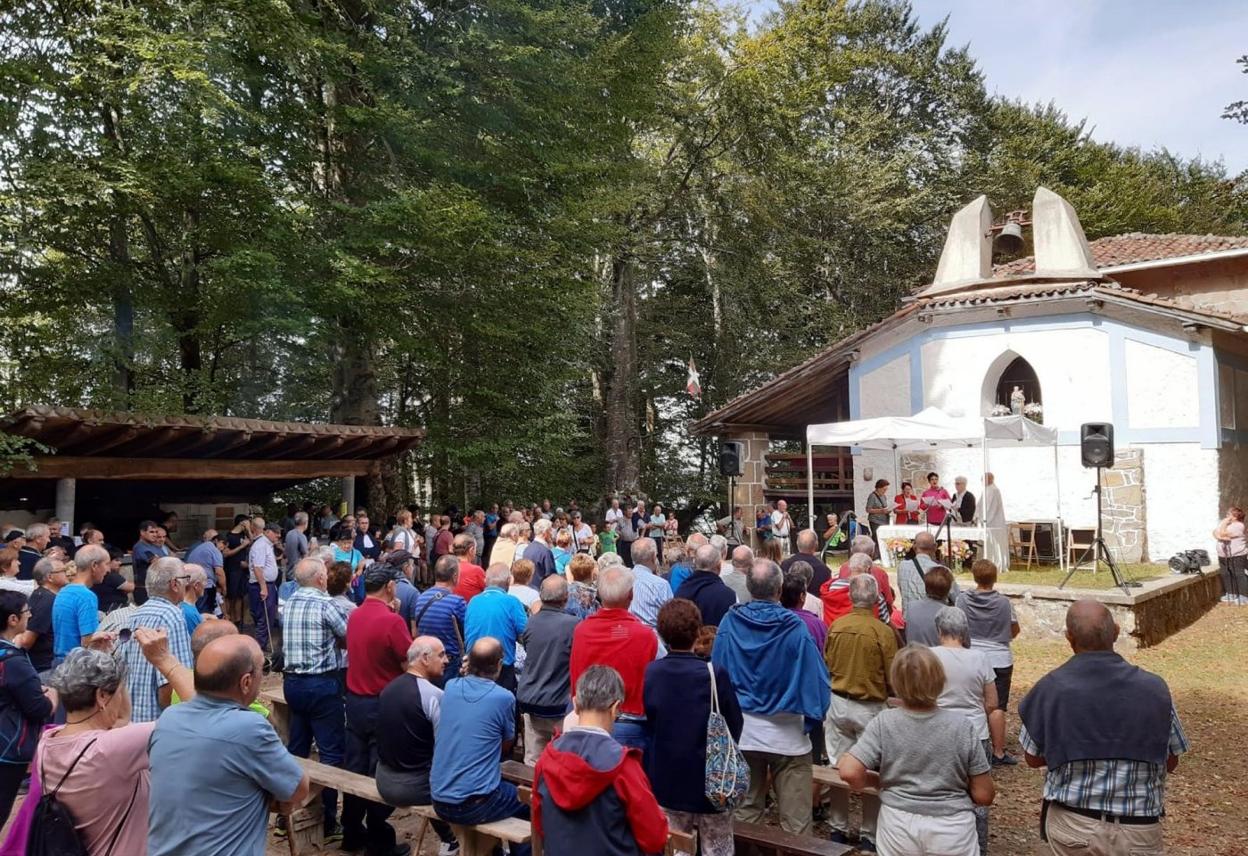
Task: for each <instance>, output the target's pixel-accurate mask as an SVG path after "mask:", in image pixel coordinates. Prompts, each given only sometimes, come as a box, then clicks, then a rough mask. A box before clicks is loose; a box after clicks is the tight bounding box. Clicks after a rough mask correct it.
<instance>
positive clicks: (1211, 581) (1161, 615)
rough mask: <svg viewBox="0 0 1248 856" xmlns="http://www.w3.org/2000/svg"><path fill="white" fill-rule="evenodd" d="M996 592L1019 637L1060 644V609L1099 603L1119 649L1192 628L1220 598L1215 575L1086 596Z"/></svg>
mask: <svg viewBox="0 0 1248 856" xmlns="http://www.w3.org/2000/svg"><path fill="white" fill-rule="evenodd" d="M997 589H998V590H999V591H1000V592H1001V593H1002V594H1004V595H1006V596H1007V597H1008V598H1009V599H1010V601H1011V602H1012V603H1013V604H1014V611H1015V613H1016V614H1017V615H1018V623H1019V625H1020V627H1021V628H1022V634H1021V635H1022V636H1023V637H1026V638H1031V639H1061V638H1063V636H1064V634H1065V632H1066V610H1067V609H1068V608H1069V607H1070V604H1071V603H1072V602H1073V601H1075V600H1078V599H1079V598H1084V597H1095V599H1096V600H1099V601H1101V602H1102V603H1104V604H1105V606H1106V608H1108V609H1109V611H1110V613H1111V614H1112V615H1113V616H1114V621H1116V622H1117V623H1118V627H1119V628H1120V629H1121V631H1122V632H1121V634H1120V635H1119V637H1118V647H1120V648H1132V647H1134V648H1148V647H1150V646H1153V645H1156V644H1158V643H1160V642H1161V641H1162V640H1164V639H1167V638H1169V637H1170V636H1173V635H1174V634H1175V633H1178V632H1179V631H1180V630H1182V629H1183V628H1185V627H1188V626H1189V625H1192V624H1195V623H1196V622H1197V621H1198V620H1199V619H1200V617H1201V616H1203V615H1204V614H1205V613H1206V612H1208V611H1209V610H1210V609H1212V608H1213V607H1214V606H1216V605H1217V603H1218V598H1219V597H1221V596H1222V584H1221V582H1220V581H1219V579H1218V576H1217V574H1216V573H1213V574H1209V573H1207V574H1205V575H1203V576H1198V575H1194V574H1192V575H1184V576H1172V577H1167V578H1165V579H1161V580H1156V581H1153V582H1148V583H1145V584H1144V588H1142V589H1133V590H1132V594H1130V595H1126V594H1123V593H1122V592H1121V591H1120V590H1118V589H1111V590H1109V591H1097V592H1090V591H1087V590H1079V589H1059V588H1056V587H1053V586H1024V585H1012V584H1008V583H1001V584H998V586H997Z"/></svg>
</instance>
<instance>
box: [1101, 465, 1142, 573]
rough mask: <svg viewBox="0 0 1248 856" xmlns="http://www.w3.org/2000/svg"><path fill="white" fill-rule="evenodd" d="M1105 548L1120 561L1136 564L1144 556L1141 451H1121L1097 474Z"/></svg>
mask: <svg viewBox="0 0 1248 856" xmlns="http://www.w3.org/2000/svg"><path fill="white" fill-rule="evenodd" d="M1101 489H1102V495H1101V500H1102V502H1103V503H1104V516H1103V523H1102V526H1103V527H1104V536H1105V545H1106V546H1107V547H1109V551H1110V554H1111V555H1113V557H1114V558H1115V559H1117V560H1118V561H1120V562H1140V561H1143V560H1144V557H1145V556H1146V555H1147V550H1148V545H1147V543H1146V542H1147V539H1146V537H1145V533H1146V531H1147V530H1146V523H1147V521H1146V519H1145V512H1144V450H1143V449H1139V448H1132V449H1121V450H1119V451H1117V452H1116V453H1115V454H1114V465H1113V467H1111V468H1110V469H1107V470H1105V471H1104V472H1103V473H1102V474H1101Z"/></svg>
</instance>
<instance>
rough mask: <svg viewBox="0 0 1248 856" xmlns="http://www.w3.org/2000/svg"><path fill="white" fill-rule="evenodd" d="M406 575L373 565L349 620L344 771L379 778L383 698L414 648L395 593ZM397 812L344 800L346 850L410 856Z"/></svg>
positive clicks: (376, 855) (347, 796) (349, 797)
mask: <svg viewBox="0 0 1248 856" xmlns="http://www.w3.org/2000/svg"><path fill="white" fill-rule="evenodd" d="M401 573H402V572H401V571H399V570H398V569H397V568H395V567H393V566H392V565H389V564H373V565H370V566H369V568H368V570H367V571H365V572H364V602H363V603H362V604H360V606H359V608H357V609H356V610H355V611H354V612H352V613H351V617H350V618H348V619H347V747H346V750H347V751H346V763H345V764H344V766H345V767H346V768H347V769H348V770H350V771H351V772H353V773H360V774H361V775H365V776H373V775H375V774H376V765H377V717H378V714H379V712H380V709H381V700H380V696H381V692H382V690H384V689H385V688H386V686H387V685H388V684H389V683H390V682H391V681H393V680H394V679H395V678H397V677H398V676H399V675H401V674H403V672H404V671H406V670H407V650H408V648H410V647H411V644H412V635H411V633H409V632H408V629H407V622H406V621H404V620H403V619H402V618H400V617H399V615H398V613H396V612H395V611H394V610H395V607H396V606H397V602H398V599H397V597H396V596H395V588H396V587H397V585H398V579H399V576H400V575H401ZM393 811H394V809H393V808H392V807H390V806H388V805H384V804H382V803H375V802H370V801H368V800H364V799H361V798H359V797H356V796H352V795H350V794H344V795H343V798H342V849H343V850H348V851H351V850H361V849H364V848H365V847H367V849H368V853H369V854H370V856H392V854H393V856H405V854H407V853H410V852H411V847H410V846H408V845H407V844H396V843H395V842H396V840H395V834H394V827H392V826H391V825H390V824H389V823H388V822H387V818H389V817H390V814H391V812H393Z"/></svg>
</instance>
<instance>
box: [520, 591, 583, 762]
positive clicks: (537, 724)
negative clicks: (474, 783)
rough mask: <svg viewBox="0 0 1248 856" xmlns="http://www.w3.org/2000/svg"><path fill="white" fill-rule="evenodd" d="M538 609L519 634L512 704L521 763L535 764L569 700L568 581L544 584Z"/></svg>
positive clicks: (572, 622)
mask: <svg viewBox="0 0 1248 856" xmlns="http://www.w3.org/2000/svg"><path fill="white" fill-rule="evenodd" d="M540 597H541V599H542V608H541V609H540V610H539V611H538V612H537V614H536V615H534V616H533V617H532V618H530V619H529V622H528V624H527V625H526V626H525V628H524V632H523V633H521V634H520V644H522V645H523V646H524V650H525V658H526V659H525V663H524V671H522V672H521V673H520V681H519V685H518V686H517V687H516V703H517V704H518V705H519V707H520V712H521V713H523V714H524V763H526V764H529V765H530V766H531V765H533V764H536V763H537V758H538V756H539V755H541V754H542V750H543V749H545V748H546V744H547V743H549V742H550V741H551V740H553V739H554V737H555V728H556V727H558V726H559V725H560V724H561V723H562V722H563V717H564V715H565V714H566V713H567V711H568V700H569V697H570V696H571V685H570V674H571V672H570V669H569V661H570V659H571V657H572V631H573V630H575V629H576V624H577V621H578V620H579V619H578V618H577V617H576V616H574V615H571V614H569V613H567V612H564V611H563V610H564V607H566V606H567V605H568V581H567V580H566V579H565V578H564V577H562V576H559V575H557V574H556V575H553V576H549V577H547V578H546V579H544V580H542V589H541V595H540Z"/></svg>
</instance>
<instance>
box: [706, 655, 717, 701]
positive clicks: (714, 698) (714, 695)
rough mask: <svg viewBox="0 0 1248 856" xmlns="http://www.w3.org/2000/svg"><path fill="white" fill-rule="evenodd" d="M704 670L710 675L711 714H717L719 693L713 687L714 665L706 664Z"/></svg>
mask: <svg viewBox="0 0 1248 856" xmlns="http://www.w3.org/2000/svg"><path fill="white" fill-rule="evenodd" d="M706 670H707V671H708V672H710V673H711V713H719V692H718V691H717V689H716V687H715V665H714V664H713V663H707V664H706Z"/></svg>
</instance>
